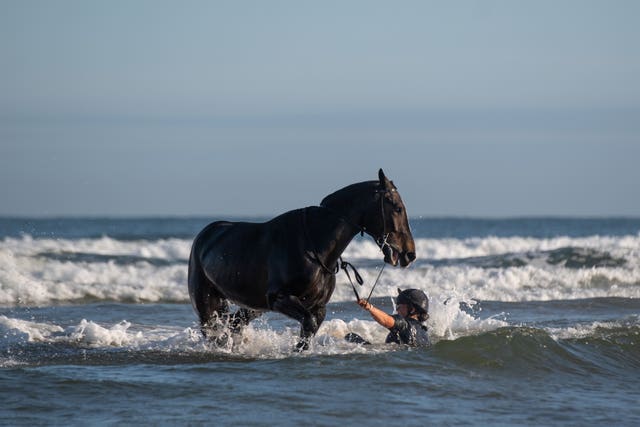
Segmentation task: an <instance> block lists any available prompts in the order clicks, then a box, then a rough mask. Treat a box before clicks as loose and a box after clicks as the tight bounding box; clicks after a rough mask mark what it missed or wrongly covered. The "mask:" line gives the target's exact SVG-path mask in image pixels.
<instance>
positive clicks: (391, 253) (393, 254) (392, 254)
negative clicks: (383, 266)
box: [382, 245, 416, 267]
mask: <svg viewBox="0 0 640 427" xmlns="http://www.w3.org/2000/svg"><path fill="white" fill-rule="evenodd" d="M382 253H383V254H384V262H386V263H387V264H391V265H393V266H394V267H395V266H397V265H398V262H400V265H401V266H402V267H406V266H408V265H409V264H411V263H412V262H413V261H414V260H415V259H416V253H415V252H412V251H406V252H400V251H398V250H397V249H396V248H394V247H393V246H391V245H385V246H384V247H383V248H382Z"/></svg>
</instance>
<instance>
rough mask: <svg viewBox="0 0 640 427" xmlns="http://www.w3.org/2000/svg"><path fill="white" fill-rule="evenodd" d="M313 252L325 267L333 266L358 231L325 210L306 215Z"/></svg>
mask: <svg viewBox="0 0 640 427" xmlns="http://www.w3.org/2000/svg"><path fill="white" fill-rule="evenodd" d="M307 226H308V229H309V234H310V239H311V241H312V244H313V246H314V248H313V250H314V251H315V252H316V253H317V255H318V256H319V257H320V259H321V260H322V261H323V262H324V263H325V265H327V266H331V265H334V264H335V263H336V262H337V261H338V258H340V255H342V252H344V250H345V249H346V248H347V246H348V245H349V243H350V242H351V240H352V239H353V238H354V236H355V235H356V234H358V232H359V231H360V229H359V228H358V227H357V226H356V225H355V224H354V223H353V222H352V221H351V220H350V219H349V218H345V217H343V216H341V215H340V214H338V213H336V212H335V211H333V210H331V209H327V208H313V209H312V210H310V211H309V213H308V225H307Z"/></svg>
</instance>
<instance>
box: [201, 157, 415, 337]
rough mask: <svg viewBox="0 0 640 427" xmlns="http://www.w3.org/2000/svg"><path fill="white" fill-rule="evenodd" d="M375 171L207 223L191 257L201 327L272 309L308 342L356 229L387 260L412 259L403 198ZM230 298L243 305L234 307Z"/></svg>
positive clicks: (237, 324)
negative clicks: (260, 219) (314, 202)
mask: <svg viewBox="0 0 640 427" xmlns="http://www.w3.org/2000/svg"><path fill="white" fill-rule="evenodd" d="M378 177H379V180H378V181H366V182H361V183H358V184H352V185H349V186H347V187H345V188H343V189H341V190H338V191H336V192H335V193H333V194H331V195H329V196H327V197H325V199H324V200H323V201H322V203H321V204H320V206H312V207H307V208H304V209H297V210H293V211H290V212H286V213H284V214H282V215H280V216H277V217H275V218H273V219H272V220H270V221H268V222H265V223H249V222H228V221H218V222H214V223H211V224H209V225H208V226H206V227H205V228H204V229H203V230H202V231H201V232H200V233H199V234H198V235H197V236H196V238H195V240H194V242H193V246H192V248H191V256H190V258H189V296H190V297H191V303H192V304H193V307H194V309H195V311H196V312H197V313H198V316H199V318H200V324H201V326H202V332H203V333H204V335H205V336H207V335H209V333H210V332H212V331H213V330H214V329H216V327H217V325H220V324H221V323H222V324H226V325H228V326H229V327H230V328H231V330H232V331H239V330H240V329H241V328H242V327H243V326H245V325H247V324H248V323H249V322H250V321H251V320H253V319H255V318H256V317H258V316H259V315H260V314H261V313H262V312H264V311H266V310H273V311H277V312H280V313H283V314H285V315H287V316H289V317H291V318H293V319H295V320H297V321H298V322H300V323H301V325H302V329H301V333H300V336H301V341H300V342H299V343H298V346H297V348H298V349H306V348H307V347H308V340H309V338H310V337H311V336H313V335H314V334H315V333H316V332H317V330H318V328H319V327H320V324H321V323H322V322H323V320H324V318H325V314H326V305H327V302H328V301H329V298H331V295H332V293H333V290H334V288H335V283H336V278H335V274H336V273H337V271H338V267H337V266H338V259H339V257H340V255H341V254H342V252H343V251H344V250H345V249H346V247H347V245H348V244H349V242H351V240H352V239H353V237H354V236H355V235H356V234H358V233H359V232H362V233H367V234H369V235H370V236H371V237H373V238H374V239H375V241H376V243H377V244H378V246H380V248H381V249H382V252H383V253H384V261H385V262H386V263H389V264H391V265H394V266H396V265H398V262H399V263H400V265H401V266H403V267H406V266H407V265H409V264H410V263H411V262H412V261H413V260H414V259H415V258H416V254H415V244H414V241H413V236H412V235H411V230H410V229H409V223H408V220H407V214H406V211H405V207H404V204H403V203H402V199H401V198H400V194H398V191H397V189H396V187H395V185H394V184H393V182H392V181H389V180H388V179H387V177H385V175H384V172H383V171H382V169H380V171H379V173H378ZM228 301H232V302H233V303H235V304H237V305H238V306H239V307H241V308H240V309H239V310H238V311H236V312H235V313H233V314H229V304H228Z"/></svg>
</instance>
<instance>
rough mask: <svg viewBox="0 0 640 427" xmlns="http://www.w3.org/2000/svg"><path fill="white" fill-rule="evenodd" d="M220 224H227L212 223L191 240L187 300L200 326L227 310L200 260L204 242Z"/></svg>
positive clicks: (224, 302) (222, 298)
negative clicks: (218, 312)
mask: <svg viewBox="0 0 640 427" xmlns="http://www.w3.org/2000/svg"><path fill="white" fill-rule="evenodd" d="M221 224H229V223H225V222H214V223H211V224H209V225H208V226H206V227H205V228H204V229H203V230H202V231H201V232H200V233H198V235H197V236H196V238H195V239H193V244H192V245H191V253H190V255H189V271H188V274H187V282H188V286H189V298H190V299H191V305H192V306H193V309H194V310H195V312H196V313H197V314H198V317H199V319H200V323H201V324H202V325H204V324H206V323H207V322H208V321H209V320H210V319H211V316H212V315H213V313H214V312H216V311H219V310H222V311H226V310H227V309H228V307H227V305H226V301H225V300H224V297H223V296H222V294H220V293H219V291H218V290H217V289H216V287H215V285H214V283H212V282H211V280H209V278H208V277H207V275H206V273H205V270H204V268H203V266H202V260H201V258H200V257H201V252H202V246H203V245H204V244H206V240H207V239H208V238H210V237H211V235H210V232H211V231H212V229H213V228H215V227H216V226H218V225H221Z"/></svg>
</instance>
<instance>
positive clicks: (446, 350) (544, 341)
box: [0, 218, 640, 426]
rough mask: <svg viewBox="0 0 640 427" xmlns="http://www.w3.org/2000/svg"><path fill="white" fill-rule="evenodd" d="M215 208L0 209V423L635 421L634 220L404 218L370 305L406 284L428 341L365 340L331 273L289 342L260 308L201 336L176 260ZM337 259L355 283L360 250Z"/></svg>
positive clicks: (370, 272)
mask: <svg viewBox="0 0 640 427" xmlns="http://www.w3.org/2000/svg"><path fill="white" fill-rule="evenodd" d="M214 219H222V218H166V219H161V218H150V219H144V218H135V219H96V218H93V219H88V218H63V219H27V218H0V399H1V401H2V404H1V405H0V424H2V425H29V426H33V425H65V426H67V425H122V424H124V425H134V424H143V425H243V426H251V425H338V424H340V425H356V424H358V425H360V424H362V425H376V426H377V425H379V426H383V425H408V426H413V425H416V426H420V425H491V426H501V425H504V426H510V425H518V426H520V425H531V426H552V425H558V426H584V425H615V426H638V425H640V219H625V218H602V219H571V218H518V219H495V220H494V219H491V220H484V219H468V218H412V219H411V220H410V222H411V226H412V230H413V234H414V237H415V239H416V245H417V255H418V259H417V260H416V262H415V263H414V264H412V265H411V266H410V267H409V268H407V269H400V268H392V267H390V266H387V267H386V268H385V270H384V272H383V274H382V276H381V278H380V282H379V283H378V285H377V287H376V288H375V290H374V294H373V298H372V301H373V303H374V304H376V305H378V306H380V307H382V308H384V309H385V310H388V311H389V312H391V311H392V310H393V301H392V298H391V297H392V296H393V295H395V293H396V289H397V288H398V287H402V288H407V287H415V288H420V289H423V290H424V291H425V292H426V293H427V294H428V295H429V297H430V300H431V309H430V312H431V318H430V319H429V321H428V326H429V331H430V336H431V339H432V341H433V345H432V346H431V347H430V348H407V347H403V346H396V345H392V344H389V345H387V344H384V338H385V336H386V331H385V330H384V329H383V328H382V327H381V326H379V325H377V324H376V323H375V322H373V320H372V319H371V318H370V317H369V315H368V313H366V312H364V311H363V310H362V309H360V308H359V307H358V306H357V305H356V304H355V301H354V297H353V293H352V290H351V288H350V285H349V284H348V281H347V278H346V276H345V275H344V273H343V272H341V273H339V274H338V276H337V282H338V283H337V287H336V292H335V293H334V295H333V297H332V299H331V303H330V305H329V307H328V316H327V320H326V321H325V322H324V324H323V325H322V327H321V328H320V331H319V333H318V334H317V336H316V337H315V338H314V340H313V342H312V345H311V348H310V350H309V351H307V352H304V353H296V352H294V351H293V348H294V345H295V343H296V341H297V335H298V331H299V326H298V324H297V323H296V322H295V321H293V320H291V319H288V318H286V317H284V316H282V315H279V314H276V313H267V314H265V315H264V316H263V317H262V318H260V319H258V320H255V321H254V322H252V323H251V324H250V325H249V327H248V328H247V329H246V330H245V331H244V332H243V334H242V335H241V336H235V337H234V338H233V339H232V340H230V341H229V343H228V345H227V346H225V347H224V348H217V347H214V346H212V345H211V344H209V343H207V342H206V341H205V340H203V339H202V337H201V336H200V333H199V328H198V325H197V323H196V316H195V314H194V312H193V310H192V308H191V305H190V303H189V296H188V293H187V259H188V256H189V250H190V245H191V241H192V239H193V237H194V236H195V234H196V233H197V232H198V231H199V230H200V229H201V228H202V227H203V226H204V225H206V224H207V223H208V222H210V221H212V220H214ZM225 219H230V218H225ZM242 219H246V218H242ZM256 220H262V219H260V218H257V219H256ZM344 257H345V259H346V260H348V261H350V262H351V263H353V264H354V265H355V266H356V267H357V268H358V270H359V272H360V273H361V274H362V276H363V278H364V280H365V284H364V286H363V290H362V291H361V294H364V295H366V294H368V292H369V291H370V289H371V285H372V284H373V282H374V280H375V277H376V276H377V274H378V272H379V270H380V268H381V266H382V255H381V253H380V251H379V249H378V247H377V246H376V245H375V243H374V242H373V241H372V240H371V239H370V238H368V237H366V236H365V237H364V238H362V237H360V236H358V237H356V238H355V239H354V240H353V242H352V243H351V245H350V246H349V247H348V248H347V250H346V252H345V254H344ZM347 332H356V333H358V334H360V335H362V336H364V337H365V338H367V339H369V340H370V341H371V342H372V343H373V344H372V345H371V346H363V345H359V344H351V343H348V342H346V341H344V340H343V336H344V335H345V334H346V333H347Z"/></svg>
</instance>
